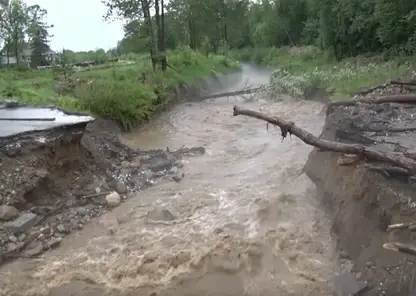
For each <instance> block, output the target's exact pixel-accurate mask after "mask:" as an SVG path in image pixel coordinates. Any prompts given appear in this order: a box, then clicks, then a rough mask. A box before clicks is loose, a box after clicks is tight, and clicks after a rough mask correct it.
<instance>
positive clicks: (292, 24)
mask: <svg viewBox="0 0 416 296" xmlns="http://www.w3.org/2000/svg"><path fill="white" fill-rule="evenodd" d="M104 3H105V4H106V5H107V7H108V8H109V15H112V16H117V17H121V18H123V19H125V20H127V21H128V23H127V24H126V25H125V27H124V30H125V36H124V38H123V39H122V40H121V41H120V42H119V44H118V46H117V49H116V50H117V52H119V53H127V52H144V51H147V50H149V47H151V46H153V45H152V44H153V43H152V40H150V39H152V38H153V37H152V36H151V34H149V29H148V28H149V26H150V27H152V26H153V29H154V28H158V21H157V20H156V18H157V14H155V16H154V17H152V22H151V23H149V21H148V18H149V17H148V16H146V13H145V10H146V9H144V8H146V7H152V8H154V7H159V9H160V8H161V5H162V3H161V0H106V1H104ZM159 26H160V24H159ZM150 30H152V28H151V29H150ZM154 30H155V29H154ZM161 30H162V31H163V32H164V40H163V42H164V43H165V45H166V47H167V48H175V47H177V46H179V45H188V46H190V47H191V48H193V49H196V48H200V49H201V48H202V49H204V50H206V49H207V48H206V47H208V49H209V50H212V51H214V52H218V51H219V50H222V49H223V48H224V47H227V48H244V47H269V46H276V47H281V46H298V45H315V46H318V47H320V48H322V49H323V50H325V51H326V52H327V53H329V54H332V55H334V56H335V57H337V58H342V57H346V56H355V55H358V54H364V53H374V52H382V51H384V52H386V51H387V52H390V53H392V54H406V55H411V54H414V53H415V50H416V0H397V1H392V0H262V1H256V2H253V1H249V0H210V1H208V0H170V1H169V3H168V4H166V7H165V12H164V28H162V29H161ZM146 32H147V33H146ZM149 36H150V37H149ZM153 47H154V46H153Z"/></svg>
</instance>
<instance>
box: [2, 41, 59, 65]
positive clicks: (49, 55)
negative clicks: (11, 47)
mask: <svg viewBox="0 0 416 296" xmlns="http://www.w3.org/2000/svg"><path fill="white" fill-rule="evenodd" d="M24 46H25V49H23V51H22V55H21V57H20V59H19V62H20V64H22V65H27V67H30V66H31V60H32V49H31V48H30V46H29V44H25V45H24ZM42 55H43V56H44V57H45V60H46V61H47V62H48V63H49V64H54V63H55V61H56V58H57V53H56V52H55V51H54V50H52V49H51V48H50V47H48V50H47V51H46V52H44V53H43V54H42ZM0 57H1V59H0V62H1V66H5V65H14V64H16V63H17V59H16V57H15V56H14V55H13V53H9V57H7V56H6V53H5V50H4V48H3V50H2V51H1V56H0Z"/></svg>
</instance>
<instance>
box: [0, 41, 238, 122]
mask: <svg viewBox="0 0 416 296" xmlns="http://www.w3.org/2000/svg"><path fill="white" fill-rule="evenodd" d="M129 58H130V59H132V57H131V56H130V57H129ZM168 63H169V65H170V66H171V68H168V70H167V71H166V72H164V73H163V72H161V71H158V72H156V73H155V72H153V70H152V67H151V64H150V59H149V58H148V57H147V56H145V55H143V56H136V58H135V59H134V63H133V64H125V63H124V64H123V63H115V64H108V65H102V66H100V67H96V68H91V69H87V70H83V71H76V72H74V73H73V74H71V76H70V77H69V78H68V79H65V78H64V77H63V75H62V73H57V72H56V71H53V70H23V69H20V70H18V69H15V70H11V69H9V70H3V71H0V89H1V94H0V95H1V96H2V97H13V98H16V99H18V100H19V102H21V103H25V104H31V105H54V106H58V107H61V108H63V109H66V110H68V111H83V112H89V113H92V114H94V115H98V116H106V117H110V118H112V119H114V120H116V121H118V122H119V123H120V124H121V125H122V127H123V128H124V129H125V130H129V129H131V128H132V127H134V126H136V125H138V124H140V123H142V122H143V121H146V120H148V119H149V117H150V116H151V115H152V114H153V113H154V112H155V111H157V110H158V109H160V108H162V107H163V106H165V105H166V104H167V103H168V102H169V99H170V98H172V97H173V93H174V89H175V87H176V85H178V84H190V83H194V82H197V81H198V80H200V79H202V78H204V77H206V76H209V75H214V74H219V73H225V72H229V71H235V70H237V69H239V67H240V65H239V63H238V62H235V61H233V60H232V59H230V58H228V57H225V56H220V55H209V56H205V55H203V54H201V53H199V52H195V51H192V50H190V49H189V48H187V47H184V48H180V49H177V50H175V51H170V52H169V53H168ZM143 77H145V79H144V80H143Z"/></svg>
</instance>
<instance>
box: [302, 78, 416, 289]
mask: <svg viewBox="0 0 416 296" xmlns="http://www.w3.org/2000/svg"><path fill="white" fill-rule="evenodd" d="M399 92H401V88H400V87H393V86H388V87H387V88H385V89H382V90H376V91H373V92H370V93H369V94H367V95H366V97H368V98H372V97H376V96H379V95H386V94H397V93H399ZM415 111H416V107H415V106H414V104H395V103H386V104H367V103H363V104H355V105H353V106H348V107H346V106H339V107H333V108H331V110H329V111H328V115H327V117H326V120H325V125H324V128H323V131H322V134H321V137H322V138H324V139H327V140H336V141H340V142H344V143H360V144H363V145H366V146H371V147H373V148H376V149H378V150H381V151H386V152H400V153H402V152H405V151H408V152H411V151H414V150H415V148H416V147H415V146H416V135H415V117H414V114H415ZM341 159H342V154H340V153H335V152H320V151H319V150H317V149H314V150H313V152H311V154H310V155H309V158H308V161H307V163H306V165H305V168H304V169H305V172H306V173H307V175H308V176H309V177H310V178H311V179H312V180H313V181H314V183H315V184H316V185H317V187H318V189H319V190H320V194H319V195H318V196H320V197H322V199H321V201H322V203H323V204H324V205H325V207H326V209H327V210H328V212H329V215H330V216H331V218H332V230H333V231H334V233H336V237H337V240H338V244H337V245H338V247H339V249H340V250H341V256H342V257H343V259H342V261H343V265H344V266H345V267H346V269H347V270H350V271H351V272H353V273H354V274H355V277H356V278H357V279H359V280H363V281H364V280H367V281H368V286H369V287H370V290H369V291H367V292H366V294H365V295H410V294H409V293H410V292H411V291H413V292H414V291H415V288H414V285H415V283H414V281H415V270H416V265H415V263H414V260H415V259H414V257H412V256H410V257H409V256H404V255H402V254H401V253H399V252H394V251H391V250H386V249H384V248H383V244H385V243H387V242H402V243H409V242H410V243H412V242H414V238H415V237H414V234H412V233H411V232H410V231H408V230H398V231H393V232H387V227H388V225H389V224H394V223H402V222H412V221H415V220H414V219H415V212H416V203H415V202H416V187H415V183H414V179H413V177H411V174H406V173H403V172H400V171H397V170H394V169H393V170H390V169H389V168H390V167H391V166H390V165H386V164H385V163H384V164H380V163H379V164H377V163H371V162H363V161H359V162H357V163H355V164H354V163H353V164H351V165H346V166H342V165H340V160H341ZM412 295H413V294H412Z"/></svg>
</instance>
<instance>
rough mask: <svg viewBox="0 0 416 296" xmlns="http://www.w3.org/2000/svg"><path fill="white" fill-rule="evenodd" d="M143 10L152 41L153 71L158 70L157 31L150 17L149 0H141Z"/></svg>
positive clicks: (147, 30)
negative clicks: (155, 31)
mask: <svg viewBox="0 0 416 296" xmlns="http://www.w3.org/2000/svg"><path fill="white" fill-rule="evenodd" d="M141 5H142V10H143V17H144V19H145V23H146V32H147V36H148V37H149V42H150V48H149V51H150V60H151V61H152V67H153V71H156V66H157V44H156V41H155V40H156V39H155V33H154V30H153V25H152V19H151V17H150V7H149V1H148V0H141Z"/></svg>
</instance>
